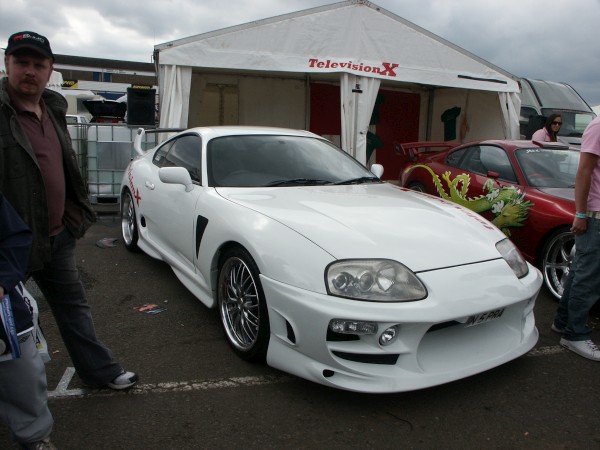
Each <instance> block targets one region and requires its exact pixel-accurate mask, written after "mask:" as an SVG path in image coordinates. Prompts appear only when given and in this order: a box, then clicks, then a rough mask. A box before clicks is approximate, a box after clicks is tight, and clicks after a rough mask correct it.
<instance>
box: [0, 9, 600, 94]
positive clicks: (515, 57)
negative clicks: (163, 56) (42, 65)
mask: <svg viewBox="0 0 600 450" xmlns="http://www.w3.org/2000/svg"><path fill="white" fill-rule="evenodd" d="M331 3H336V2H335V1H330V0H252V1H250V0H144V1H143V2H138V1H128V0H77V1H73V0H69V1H67V0H0V47H2V48H3V47H5V46H6V41H7V39H8V36H10V34H12V33H13V32H16V31H24V30H32V31H36V32H38V33H41V34H43V35H45V36H47V37H48V39H49V40H50V42H51V44H52V48H53V50H54V52H55V53H58V54H65V55H76V56H88V57H97V58H111V59H119V60H132V61H141V62H151V57H152V52H153V50H154V46H155V45H158V44H162V43H165V42H169V41H172V40H176V39H181V38H185V37H189V36H193V35H196V34H202V33H206V32H209V31H214V30H219V29H221V28H225V27H229V26H233V25H240V24H244V23H247V22H252V21H255V20H260V19H265V18H268V17H273V16H277V15H281V14H287V13H291V12H294V11H300V10H304V9H308V8H312V7H315V6H322V5H327V4H331ZM374 3H375V4H376V5H377V6H380V7H382V8H384V9H387V10H388V11H390V12H392V13H394V14H396V15H398V16H400V17H402V18H404V19H406V20H408V21H411V22H413V23H415V24H416V25H419V26H420V27H422V28H425V29H427V30H428V31H430V32H432V33H435V34H437V35H438V36H441V37H442V38H444V39H446V40H448V41H450V42H452V43H453V44H455V45H458V46H459V47H462V48H464V49H466V50H468V51H470V52H472V53H474V54H475V55H477V56H479V57H481V58H483V59H485V60H487V61H489V62H491V63H492V64H494V65H496V66H498V67H501V68H502V69H504V70H506V71H508V72H510V73H512V74H514V75H517V76H521V77H528V78H539V79H545V80H552V81H565V82H567V83H569V84H571V85H572V86H573V87H574V88H575V89H576V90H577V91H579V93H580V94H581V95H582V96H583V98H584V99H585V100H586V101H587V102H588V103H589V104H590V105H591V106H596V105H600V47H599V45H598V39H597V36H598V34H597V33H598V28H599V27H600V0H576V1H573V0H503V1H482V0H375V2H374Z"/></svg>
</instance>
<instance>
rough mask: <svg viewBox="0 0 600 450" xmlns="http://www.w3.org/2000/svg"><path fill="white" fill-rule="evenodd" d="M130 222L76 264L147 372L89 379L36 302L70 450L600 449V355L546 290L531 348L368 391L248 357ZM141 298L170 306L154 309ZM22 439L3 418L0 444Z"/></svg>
mask: <svg viewBox="0 0 600 450" xmlns="http://www.w3.org/2000/svg"><path fill="white" fill-rule="evenodd" d="M119 227H120V223H119V220H118V218H117V217H116V216H112V215H103V216H101V220H100V222H98V223H97V224H95V225H94V226H93V227H92V228H91V229H90V231H89V232H88V234H87V235H86V237H85V238H84V239H82V240H80V241H79V244H78V249H77V262H78V265H79V267H80V271H81V276H82V280H83V282H84V285H85V287H86V289H87V292H88V301H89V303H90V304H91V305H92V311H93V314H94V319H95V323H96V329H97V334H98V336H99V338H100V339H101V340H102V341H104V342H105V343H106V344H107V345H108V346H109V347H110V348H111V349H112V351H113V353H114V356H115V358H116V359H117V360H119V361H120V362H121V363H122V364H123V365H124V366H125V368H126V369H128V370H134V371H136V372H138V373H139V375H140V383H139V385H138V386H136V387H135V388H133V389H131V390H130V391H128V392H115V391H111V390H109V389H101V390H89V389H86V388H84V386H82V384H81V382H80V381H79V379H78V378H77V375H74V374H73V369H72V365H71V361H70V359H69V357H68V355H67V353H66V350H65V349H64V346H63V344H62V341H61V340H60V337H59V336H58V332H57V329H56V325H55V323H54V321H53V318H52V316H51V314H50V312H49V309H48V307H47V305H46V304H45V303H44V300H43V299H38V303H39V307H40V317H41V320H42V325H43V328H44V332H45V334H46V337H47V339H48V343H49V347H50V353H51V357H52V360H51V361H50V362H49V363H48V364H47V365H46V371H47V378H48V386H49V395H50V400H49V404H50V409H51V411H52V413H53V415H54V418H55V427H54V431H53V433H52V440H53V442H54V443H55V445H56V446H57V448H58V449H60V450H96V449H99V450H108V449H111V450H113V449H144V450H170V449H173V450H184V449H205V448H206V449H242V448H243V449H259V448H260V449H321V448H328V449H342V448H343V449H387V448H390V449H391V448H394V449H405V448H406V449H413V448H414V449H471V448H473V449H481V448H485V449H599V448H600V387H599V386H600V383H599V382H600V364H598V363H596V362H593V361H588V360H586V359H584V358H582V357H580V356H578V355H575V354H573V353H571V352H569V351H566V350H564V349H562V348H561V347H560V346H559V345H558V342H559V336H558V335H557V334H555V333H553V332H552V331H550V328H549V325H550V323H551V321H552V317H553V314H554V311H555V308H556V302H555V301H554V300H553V299H552V298H551V297H550V295H549V294H548V293H547V292H546V291H545V290H542V292H541V294H540V296H539V297H538V300H537V302H536V307H535V314H536V321H537V324H538V329H539V331H540V338H539V341H538V343H537V345H536V347H535V349H534V350H532V351H531V352H530V353H528V354H527V355H525V356H523V357H521V358H518V359H517V360H514V361H512V362H509V363H507V364H505V365H503V366H500V367H498V368H495V369H493V370H490V371H487V372H484V373H482V374H479V375H476V376H472V377H469V378H467V379H463V380H459V381H456V382H453V383H449V384H445V385H442V386H438V387H434V388H430V389H424V390H420V391H414V392H407V393H398V394H385V395H382V394H378V395H370V394H357V393H353V392H347V391H341V390H337V389H332V388H328V387H325V386H321V385H318V384H315V383H312V382H309V381H305V380H303V379H299V378H296V377H294V376H290V375H286V374H284V373H282V372H279V371H277V370H275V369H272V368H269V367H267V366H264V365H259V364H251V363H247V362H244V361H242V360H240V359H239V358H237V357H236V356H235V355H234V354H233V352H232V351H231V350H230V349H229V347H228V346H227V343H226V341H225V338H224V336H223V332H222V329H221V326H220V323H219V318H218V314H217V312H216V311H215V310H209V309H207V308H206V307H204V306H203V305H202V304H201V303H200V302H199V301H198V300H196V299H195V298H194V297H193V296H192V295H191V294H190V293H189V292H188V291H187V290H186V289H185V288H184V287H183V285H181V284H180V283H179V282H178V280H177V279H176V277H175V275H174V274H173V272H172V271H171V269H170V268H169V267H168V266H167V265H166V264H165V263H163V262H160V261H157V260H154V259H152V258H150V257H149V256H147V255H144V254H143V253H131V252H128V251H127V250H126V249H125V248H124V246H123V244H122V242H121V241H120V228H119ZM113 239H116V241H114V247H111V246H110V245H111V243H113V241H112V240H113ZM107 244H108V245H107ZM28 287H30V288H32V291H33V292H34V295H35V288H36V287H35V285H33V286H32V285H31V284H30V283H28ZM144 304H155V305H157V306H158V307H160V308H161V309H162V308H164V310H163V311H162V312H159V313H157V314H148V313H146V312H143V311H140V310H139V306H141V305H144ZM598 309H600V308H596V309H595V310H594V314H593V315H592V317H591V323H592V325H593V327H594V333H593V338H594V340H595V341H596V342H597V343H600V318H598V312H597V310H598ZM16 448H17V446H16V445H15V444H14V443H12V441H11V438H10V436H9V432H8V429H7V428H6V427H5V426H3V425H0V449H7V450H11V449H16Z"/></svg>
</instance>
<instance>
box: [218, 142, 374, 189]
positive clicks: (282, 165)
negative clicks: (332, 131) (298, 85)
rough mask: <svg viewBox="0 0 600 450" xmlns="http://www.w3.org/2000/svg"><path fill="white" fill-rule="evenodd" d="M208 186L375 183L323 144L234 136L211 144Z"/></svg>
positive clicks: (341, 153) (356, 165)
mask: <svg viewBox="0 0 600 450" xmlns="http://www.w3.org/2000/svg"><path fill="white" fill-rule="evenodd" d="M207 151H208V153H207V164H208V179H209V183H210V185H211V186H222V187H269V186H319V185H329V184H359V183H374V182H380V180H379V178H377V177H375V176H374V175H373V174H372V173H371V172H369V171H368V170H367V169H366V168H365V167H364V166H362V165H361V164H360V163H358V161H356V160H355V159H354V158H352V157H350V156H349V155H348V154H347V153H345V152H344V151H342V150H340V149H339V148H337V147H336V146H334V145H333V144H331V143H330V142H328V141H325V140H323V139H318V138H311V137H300V136H279V135H240V136H226V137H220V138H215V139H212V140H211V141H210V142H209V143H208V148H207Z"/></svg>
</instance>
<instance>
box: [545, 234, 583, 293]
mask: <svg viewBox="0 0 600 450" xmlns="http://www.w3.org/2000/svg"><path fill="white" fill-rule="evenodd" d="M574 255H575V236H574V235H573V233H571V232H570V231H569V229H568V228H566V227H565V228H561V229H559V230H557V231H555V232H554V233H552V234H551V235H550V237H549V238H548V239H547V240H546V244H545V245H544V250H543V251H542V261H541V266H542V272H543V273H544V282H545V283H546V287H547V288H548V290H549V291H550V293H551V294H552V295H553V296H554V297H555V298H557V299H560V297H561V296H562V293H563V291H564V285H565V282H566V281H567V276H568V275H569V270H570V268H571V261H572V259H573V256H574Z"/></svg>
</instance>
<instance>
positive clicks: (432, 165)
mask: <svg viewBox="0 0 600 450" xmlns="http://www.w3.org/2000/svg"><path fill="white" fill-rule="evenodd" d="M401 156H402V157H403V158H404V159H405V161H406V165H404V168H403V170H402V171H401V173H400V184H401V185H402V186H404V187H407V188H409V189H413V190H417V191H422V192H426V193H428V194H433V195H437V196H439V197H441V198H444V199H446V200H449V201H453V202H455V203H458V204H460V205H463V206H465V207H467V208H469V209H471V210H473V211H475V212H477V213H479V214H481V215H483V216H484V217H485V218H487V219H488V220H490V221H491V222H492V223H493V224H495V225H496V226H497V227H498V228H500V229H501V230H502V231H503V232H504V233H505V234H506V235H507V236H508V237H510V238H511V240H512V241H513V242H514V243H515V245H516V246H517V247H518V248H519V249H520V250H521V252H522V253H523V256H524V257H525V258H526V259H527V260H528V261H529V262H531V263H532V264H534V265H535V266H537V267H538V268H539V269H540V270H541V271H542V272H543V274H544V281H545V283H546V286H547V287H548V289H549V290H550V292H551V293H552V294H553V295H554V296H555V297H557V298H560V295H561V294H562V291H563V283H564V281H565V280H566V275H567V274H568V272H569V262H570V259H571V256H572V252H573V251H574V249H573V247H574V244H575V240H574V237H573V235H572V234H571V232H570V231H569V230H570V227H571V224H572V223H573V218H574V216H575V173H576V172H577V166H578V164H579V151H577V150H575V149H570V148H569V147H568V146H565V145H559V144H556V143H550V142H537V141H533V142H532V141H505V140H487V141H477V142H470V143H467V144H462V145H458V146H457V145H456V144H452V143H448V142H414V143H407V144H402V154H401ZM449 239H451V236H449Z"/></svg>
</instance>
